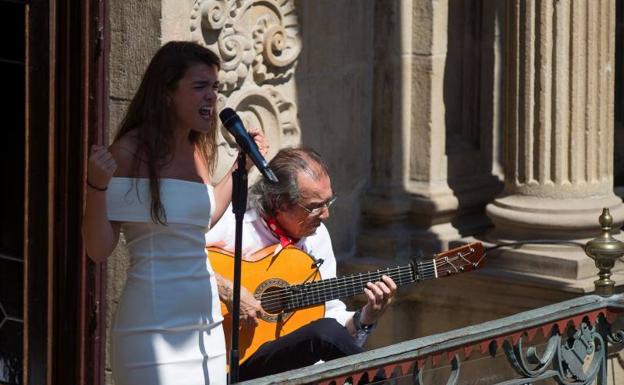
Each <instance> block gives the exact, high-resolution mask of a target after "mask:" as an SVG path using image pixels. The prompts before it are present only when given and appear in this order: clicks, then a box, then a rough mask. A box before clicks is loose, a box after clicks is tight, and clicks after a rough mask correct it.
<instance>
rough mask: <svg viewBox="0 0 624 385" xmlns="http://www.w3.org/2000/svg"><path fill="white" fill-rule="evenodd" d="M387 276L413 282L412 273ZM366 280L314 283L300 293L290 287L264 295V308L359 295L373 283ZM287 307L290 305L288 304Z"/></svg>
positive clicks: (355, 278) (297, 305) (308, 303)
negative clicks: (329, 297) (331, 297)
mask: <svg viewBox="0 0 624 385" xmlns="http://www.w3.org/2000/svg"><path fill="white" fill-rule="evenodd" d="M393 270H396V269H393ZM387 275H388V276H390V277H391V278H393V280H395V281H398V282H400V283H402V282H404V281H410V282H412V281H413V279H412V273H411V271H403V272H402V273H401V272H399V274H398V275H397V274H393V273H388V274H387ZM364 278H370V277H364V276H353V279H351V281H352V282H349V283H348V285H344V284H345V283H346V282H345V281H344V280H341V281H337V280H335V279H332V280H331V281H329V280H326V281H320V282H323V285H314V283H315V282H312V283H310V284H306V285H305V286H304V287H302V288H301V290H300V291H299V292H293V290H291V288H290V287H287V288H281V289H278V290H274V291H272V292H270V293H267V294H266V295H264V296H263V297H262V298H261V300H262V301H261V302H262V306H263V308H265V309H266V308H267V307H272V308H273V306H274V305H277V306H278V307H279V308H281V307H283V305H285V303H284V302H286V301H288V300H290V301H289V302H291V303H292V302H296V305H295V307H299V306H303V305H311V304H314V303H320V302H324V297H325V296H326V295H330V296H331V295H332V294H336V297H343V296H347V295H349V294H350V293H351V292H353V293H351V295H354V294H358V293H361V292H362V289H363V288H364V287H365V284H366V282H370V281H371V279H364ZM355 280H357V282H355ZM317 282H319V281H317ZM308 285H310V286H308ZM315 286H316V287H315ZM286 305H288V303H286Z"/></svg>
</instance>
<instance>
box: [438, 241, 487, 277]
mask: <svg viewBox="0 0 624 385" xmlns="http://www.w3.org/2000/svg"><path fill="white" fill-rule="evenodd" d="M432 261H433V262H434V264H435V270H436V273H437V274H436V276H437V277H444V276H447V275H451V274H456V273H463V272H466V271H471V270H474V269H478V268H480V267H482V266H483V265H484V264H485V250H484V248H483V244H481V242H472V243H469V244H467V245H464V246H460V247H456V248H454V249H451V250H447V251H445V252H442V253H440V254H436V255H435V256H434V257H433V259H432Z"/></svg>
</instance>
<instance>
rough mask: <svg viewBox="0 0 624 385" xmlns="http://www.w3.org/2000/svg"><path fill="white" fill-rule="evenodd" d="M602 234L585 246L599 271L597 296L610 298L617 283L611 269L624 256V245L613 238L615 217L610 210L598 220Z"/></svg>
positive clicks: (604, 212) (603, 212) (596, 284)
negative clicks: (612, 230)
mask: <svg viewBox="0 0 624 385" xmlns="http://www.w3.org/2000/svg"><path fill="white" fill-rule="evenodd" d="M598 220H599V222H600V227H601V228H602V234H600V236H598V237H596V238H594V239H592V240H591V241H589V242H587V244H585V253H586V254H587V255H589V256H590V257H591V258H593V259H594V261H595V262H596V267H597V268H598V269H599V271H598V277H599V279H598V280H596V281H594V285H595V287H596V294H599V295H602V296H610V295H613V294H614V292H615V282H614V281H613V280H612V279H611V269H612V268H613V266H614V265H615V261H616V260H617V259H618V258H620V257H621V256H622V255H624V243H623V242H620V241H618V240H617V239H615V238H613V237H612V236H611V226H613V217H612V216H611V213H610V212H609V209H608V208H604V209H602V215H600V218H599V219H598Z"/></svg>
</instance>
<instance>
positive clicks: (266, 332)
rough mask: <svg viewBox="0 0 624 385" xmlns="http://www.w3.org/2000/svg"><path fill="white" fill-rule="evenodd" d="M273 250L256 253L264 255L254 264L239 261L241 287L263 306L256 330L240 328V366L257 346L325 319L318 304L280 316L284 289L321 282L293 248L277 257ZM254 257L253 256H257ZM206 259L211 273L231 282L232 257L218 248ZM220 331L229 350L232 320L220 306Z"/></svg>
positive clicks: (305, 258)
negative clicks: (210, 266) (281, 293)
mask: <svg viewBox="0 0 624 385" xmlns="http://www.w3.org/2000/svg"><path fill="white" fill-rule="evenodd" d="M274 250H275V246H271V247H268V248H266V249H263V250H261V251H260V252H258V253H262V254H264V256H261V258H260V259H259V260H257V261H255V262H248V261H242V264H241V277H242V279H241V281H242V284H241V285H242V286H243V287H244V288H246V289H247V290H248V291H249V292H250V293H252V294H253V295H254V297H255V298H256V299H258V300H259V301H261V302H262V304H263V309H264V311H263V312H262V315H261V316H260V317H259V318H258V326H257V327H255V328H241V329H240V334H239V355H240V358H239V362H240V363H241V364H242V363H243V362H245V360H247V358H249V356H251V355H252V354H253V353H255V352H256V350H258V348H259V347H260V345H262V344H263V343H265V342H267V341H273V340H275V339H277V338H278V337H281V336H284V335H286V334H288V333H291V332H293V331H295V330H297V329H299V328H300V327H302V326H305V325H307V324H308V323H310V322H312V321H314V320H317V319H320V318H323V317H324V316H325V305H324V304H319V305H314V306H310V307H306V308H302V309H298V310H296V311H293V312H282V311H281V309H282V307H281V306H280V305H281V303H280V301H281V298H282V296H281V295H280V292H281V291H284V290H286V289H285V288H287V287H289V286H291V285H296V284H301V283H304V282H313V281H318V280H320V279H321V275H320V273H319V272H318V269H317V268H316V266H315V265H314V264H313V263H314V260H313V259H312V258H311V257H310V256H309V255H307V254H306V253H304V252H302V251H301V250H299V249H297V248H294V247H286V248H284V249H283V250H281V251H280V252H279V253H277V254H276V255H274V254H273V252H274ZM258 253H256V254H258ZM208 258H209V259H210V263H211V264H212V267H213V269H214V270H215V271H216V272H218V273H219V274H220V275H221V276H222V277H224V278H226V279H229V280H233V278H234V256H233V255H232V254H230V253H227V252H225V251H223V250H221V249H218V248H208ZM221 311H222V314H223V317H224V322H223V328H224V331H225V335H226V344H227V349H228V351H229V350H230V344H231V340H230V336H231V335H232V319H231V314H230V312H229V310H228V309H227V308H226V306H225V305H224V304H223V303H221Z"/></svg>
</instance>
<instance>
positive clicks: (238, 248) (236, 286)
mask: <svg viewBox="0 0 624 385" xmlns="http://www.w3.org/2000/svg"><path fill="white" fill-rule="evenodd" d="M236 161H237V167H236V171H234V172H233V173H232V211H233V212H234V217H235V218H236V230H235V231H236V232H235V238H234V281H233V288H232V290H233V294H234V295H233V298H232V341H231V345H230V346H231V349H230V376H229V381H228V383H229V384H233V383H235V382H238V368H239V365H238V361H239V352H238V334H239V330H238V328H239V321H240V289H241V260H242V256H241V253H242V245H243V218H244V216H245V211H247V170H245V163H246V156H245V153H244V152H242V151H241V152H239V153H238V159H237V160H236Z"/></svg>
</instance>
